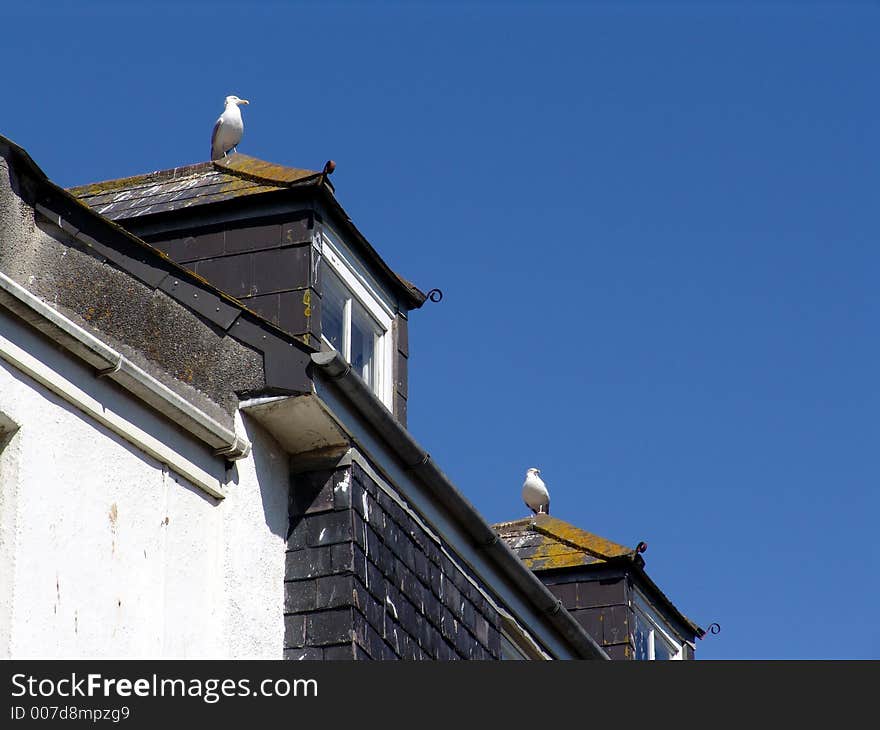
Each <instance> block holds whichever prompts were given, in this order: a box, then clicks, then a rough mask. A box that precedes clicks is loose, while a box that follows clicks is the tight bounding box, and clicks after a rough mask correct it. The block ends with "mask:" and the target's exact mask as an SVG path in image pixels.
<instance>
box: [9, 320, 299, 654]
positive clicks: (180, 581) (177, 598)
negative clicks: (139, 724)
mask: <svg viewBox="0 0 880 730" xmlns="http://www.w3.org/2000/svg"><path fill="white" fill-rule="evenodd" d="M0 334H2V335H3V336H4V337H6V338H7V339H9V340H11V341H13V342H15V343H16V344H17V345H19V346H20V347H23V348H24V349H25V350H27V351H28V352H29V353H31V354H33V355H34V356H36V357H39V359H40V360H41V361H42V362H44V363H47V364H49V365H50V366H52V368H53V369H54V370H56V371H57V372H59V373H61V374H62V375H63V376H64V377H65V378H67V379H68V380H69V381H70V382H71V383H74V384H75V385H76V386H77V387H79V388H81V389H83V390H85V391H87V392H88V393H89V394H90V395H92V396H93V397H95V398H98V399H99V400H101V402H102V403H105V404H106V405H107V406H108V407H110V408H112V409H113V410H114V411H115V412H117V413H120V414H123V415H124V416H125V417H126V418H127V419H130V420H131V422H132V423H135V424H137V426H138V427H139V428H142V429H144V430H146V431H147V432H149V433H150V434H152V435H154V436H156V437H157V438H160V439H162V440H163V441H164V442H165V443H167V444H174V445H175V447H178V446H179V448H180V452H181V453H182V454H185V456H186V458H188V459H191V460H194V461H196V462H198V463H199V466H201V467H202V468H203V469H206V470H208V471H209V472H211V473H217V474H219V475H222V474H223V473H224V471H223V462H222V461H221V460H219V459H217V457H215V456H213V455H212V454H211V453H210V452H209V451H208V450H207V449H204V448H202V447H201V445H199V444H198V443H197V442H195V441H194V440H193V439H192V438H191V437H190V436H189V435H188V434H186V433H184V432H183V431H181V430H179V429H177V428H176V427H175V426H173V425H172V424H170V423H168V422H167V421H166V420H164V419H163V418H162V417H161V416H158V415H157V414H154V413H153V412H152V411H150V410H149V409H147V408H146V407H143V406H142V405H141V404H140V403H138V402H137V401H135V400H134V399H133V398H132V397H131V396H130V395H128V394H126V393H125V392H124V391H122V390H120V389H118V388H117V387H116V386H115V385H114V384H113V383H110V382H107V381H105V380H102V379H98V378H96V377H95V375H94V373H93V372H91V371H90V370H89V369H88V368H85V367H83V366H81V365H80V364H79V363H78V362H77V361H76V360H74V359H73V358H72V357H71V356H70V355H69V354H67V353H66V352H64V351H63V350H60V349H59V348H56V347H54V346H53V345H51V344H50V343H48V342H47V341H46V340H45V338H43V337H42V336H41V335H38V334H37V333H35V332H33V331H32V330H30V329H28V328H27V327H26V326H25V325H23V324H21V323H19V322H18V321H17V320H15V319H14V318H13V317H11V316H9V315H8V314H7V313H6V312H5V311H4V310H2V309H0ZM0 413H2V414H3V416H5V418H4V419H3V422H4V423H7V424H8V422H9V421H12V422H14V423H15V424H17V425H18V429H17V430H16V431H15V432H14V435H13V436H12V437H11V439H7V441H8V443H6V445H5V447H3V448H2V453H0V657H12V658H28V657H47V658H48V657H76V658H82V657H124V658H143V657H174V658H215V657H216V658H226V657H229V658H281V655H282V645H283V636H284V626H283V593H284V591H283V587H284V543H285V534H286V529H287V490H288V470H287V458H286V455H285V454H284V452H283V451H282V450H281V449H280V448H279V447H278V446H277V444H276V443H275V442H274V441H273V440H272V439H271V437H270V436H269V435H268V434H267V433H266V432H265V431H263V430H262V429H261V427H260V426H258V425H257V424H254V423H249V422H248V423H242V422H241V420H240V417H239V423H238V426H239V427H241V428H243V429H244V430H246V432H247V435H248V438H249V439H250V440H251V441H252V443H253V451H252V455H251V456H250V457H248V459H246V460H243V461H239V462H237V464H236V467H235V469H234V471H233V472H232V473H231V474H230V477H231V480H232V481H231V482H230V484H229V488H228V496H227V497H226V499H224V500H217V499H214V498H212V497H209V496H208V495H206V494H205V493H204V492H202V491H200V490H198V489H197V488H195V487H193V486H191V485H189V484H187V483H186V482H185V481H184V480H183V479H182V478H180V477H179V476H177V475H176V474H174V473H173V472H171V471H169V470H168V468H167V467H164V466H163V465H161V464H160V463H158V462H156V461H155V460H153V459H152V458H151V457H149V456H146V455H145V454H144V453H142V452H140V451H139V450H138V449H137V448H136V447H135V446H133V445H131V444H129V443H128V442H127V441H125V440H124V439H122V438H120V437H119V436H117V435H115V434H113V433H112V432H110V431H108V430H107V429H105V428H104V427H102V426H100V425H99V424H97V423H95V422H94V421H93V420H91V419H90V418H89V417H87V416H85V415H84V414H82V413H81V412H80V411H78V410H77V409H76V408H75V407H74V406H73V405H71V404H69V403H68V402H66V401H65V400H64V399H63V398H61V397H59V396H57V395H55V394H54V393H52V392H51V391H49V390H47V389H46V388H44V387H42V386H41V385H40V384H38V383H37V382H35V381H34V380H32V379H31V378H30V377H28V376H27V375H26V374H24V373H22V372H21V371H20V370H18V369H16V368H14V367H12V366H11V365H9V364H8V363H6V362H3V361H0ZM2 443H3V437H2V434H0V444H2Z"/></svg>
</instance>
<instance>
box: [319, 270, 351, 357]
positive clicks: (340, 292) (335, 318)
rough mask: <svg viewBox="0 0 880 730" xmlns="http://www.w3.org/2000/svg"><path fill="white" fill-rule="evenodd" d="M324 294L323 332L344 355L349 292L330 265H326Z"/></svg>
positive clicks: (322, 307)
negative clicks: (346, 307) (346, 306)
mask: <svg viewBox="0 0 880 730" xmlns="http://www.w3.org/2000/svg"><path fill="white" fill-rule="evenodd" d="M323 284H324V294H323V297H322V298H321V333H322V334H323V335H324V337H326V338H327V341H328V342H329V343H330V344H331V345H333V347H335V348H336V349H337V350H338V351H339V352H341V353H342V354H343V355H344V354H345V347H344V340H343V337H344V334H343V333H344V332H345V300H346V299H347V298H348V292H347V291H346V289H345V287H344V286H343V284H342V281H340V279H339V277H338V276H336V274H334V273H333V272H332V271H330V269H329V268H328V267H324V277H323Z"/></svg>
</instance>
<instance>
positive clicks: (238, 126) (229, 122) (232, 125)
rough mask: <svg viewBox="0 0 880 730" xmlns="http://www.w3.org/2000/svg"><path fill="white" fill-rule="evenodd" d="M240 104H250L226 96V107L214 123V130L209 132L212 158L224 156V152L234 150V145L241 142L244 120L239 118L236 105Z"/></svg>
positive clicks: (243, 100) (246, 101) (239, 111)
mask: <svg viewBox="0 0 880 730" xmlns="http://www.w3.org/2000/svg"><path fill="white" fill-rule="evenodd" d="M242 104H250V102H249V101H248V100H247V99H239V98H238V97H237V96H227V97H226V108H225V109H224V110H223V113H222V114H221V115H220V118H219V119H218V120H217V122H216V123H215V124H214V131H213V132H212V133H211V159H212V160H219V159H220V158H221V157H226V153H227V152H229V150H235V146H236V145H237V144H238V143H239V142H241V135H242V133H243V132H244V122H243V121H242V119H241V109H239V108H238V107H239V106H241V105H242Z"/></svg>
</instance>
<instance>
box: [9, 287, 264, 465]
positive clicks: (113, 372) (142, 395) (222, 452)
mask: <svg viewBox="0 0 880 730" xmlns="http://www.w3.org/2000/svg"><path fill="white" fill-rule="evenodd" d="M0 303H2V304H4V305H6V306H7V307H8V308H9V309H11V310H12V311H14V312H16V314H18V315H19V316H20V317H22V319H24V320H25V321H26V322H28V323H29V324H30V325H32V326H33V327H35V328H37V329H38V330H40V331H41V332H43V333H44V334H46V335H48V336H49V337H51V338H52V339H53V340H55V341H56V342H58V343H60V344H61V345H63V346H64V347H66V348H67V349H68V350H70V351H71V352H73V353H74V354H76V355H78V356H79V357H80V358H81V359H83V360H85V361H86V362H87V363H88V364H89V365H91V366H92V367H94V368H95V369H96V370H97V373H96V375H97V376H98V377H106V378H108V379H110V380H113V381H114V382H116V383H118V384H119V385H120V386H122V387H123V388H125V389H126V390H127V391H128V392H130V393H131V394H132V395H134V396H135V397H137V398H138V399H140V400H142V401H143V402H145V403H147V404H149V405H150V406H152V407H153V408H155V409H156V410H157V411H159V412H160V413H162V414H163V415H165V416H167V417H168V418H170V419H171V420H172V421H174V422H175V423H177V424H178V425H180V426H181V427H183V428H184V429H185V430H187V431H188V432H189V433H191V434H192V435H193V436H195V437H196V438H197V439H199V440H200V441H202V442H203V443H205V444H207V445H208V446H210V447H211V448H212V449H213V450H214V453H215V454H216V455H217V456H223V457H225V458H226V459H229V460H232V461H234V460H237V459H243V458H245V457H246V456H247V455H248V454H249V453H250V450H251V444H250V441H248V440H247V439H246V438H245V437H243V436H241V435H239V434H237V433H236V432H235V430H234V429H230V428H227V427H226V426H224V425H223V424H221V423H220V422H219V421H217V420H216V419H215V418H213V417H212V416H210V415H208V414H207V413H205V411H203V410H201V409H200V408H197V407H196V406H194V405H193V404H192V403H190V402H189V401H188V400H186V398H184V397H182V396H180V395H178V394H177V393H175V392H174V391H173V390H171V388H169V387H168V386H166V385H164V384H163V383H161V382H160V381H159V380H157V379H156V378H154V377H153V376H152V375H150V374H149V373H148V372H146V371H145V370H144V369H143V368H141V367H139V366H138V365H136V364H135V363H133V362H132V361H131V360H129V359H128V358H127V357H125V356H124V355H123V354H122V353H120V352H118V351H116V350H114V349H113V348H112V347H110V346H109V345H107V344H106V343H104V342H103V341H101V340H99V339H98V338H97V337H95V336H94V335H93V334H91V333H90V332H88V331H87V330H85V329H83V328H82V327H80V326H79V325H78V324H76V322H73V321H72V320H70V319H68V318H67V317H65V316H64V315H63V314H61V313H60V312H58V311H57V310H56V309H54V308H53V307H52V306H50V305H49V304H47V303H46V302H44V301H43V300H42V299H40V298H39V297H37V296H35V295H34V294H32V293H31V292H29V291H28V290H27V289H25V288H24V287H23V286H21V285H20V284H18V283H17V282H15V281H13V280H12V279H10V278H9V277H8V276H6V275H5V274H3V273H2V272H0ZM62 395H63V394H62Z"/></svg>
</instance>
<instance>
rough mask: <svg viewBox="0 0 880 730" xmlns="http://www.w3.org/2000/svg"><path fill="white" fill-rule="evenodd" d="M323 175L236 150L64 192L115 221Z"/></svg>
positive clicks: (302, 182)
mask: <svg viewBox="0 0 880 730" xmlns="http://www.w3.org/2000/svg"><path fill="white" fill-rule="evenodd" d="M324 177H325V176H324V175H323V174H322V173H320V172H315V171H314V170H301V169H299V168H295V167H284V166H283V165H275V164H273V163H271V162H264V161H263V160H258V159H257V158H256V157H249V156H248V155H243V154H240V153H238V152H236V153H234V154H232V155H230V156H229V157H227V158H225V159H219V160H214V161H212V162H200V163H198V164H196V165H187V166H185V167H175V168H172V169H170V170H158V171H156V172H151V173H148V174H146V175H136V176H134V177H125V178H120V179H118V180H105V181H103V182H97V183H91V184H89V185H80V186H78V187H74V188H69V192H70V193H71V194H73V195H75V196H76V197H77V198H79V199H80V200H81V201H82V202H84V203H85V204H86V205H88V206H89V207H90V208H91V209H92V210H94V211H95V212H97V213H100V214H101V215H103V216H104V217H105V218H109V219H110V220H120V219H128V218H135V217H138V216H143V215H154V214H156V213H168V212H171V211H176V210H181V209H183V208H190V207H192V206H195V205H206V204H208V203H219V202H223V201H228V200H233V199H237V198H242V197H245V196H248V195H257V194H260V193H267V192H275V191H278V190H284V189H289V188H293V187H305V186H308V185H319V184H320V183H321V182H322V178H324Z"/></svg>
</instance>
